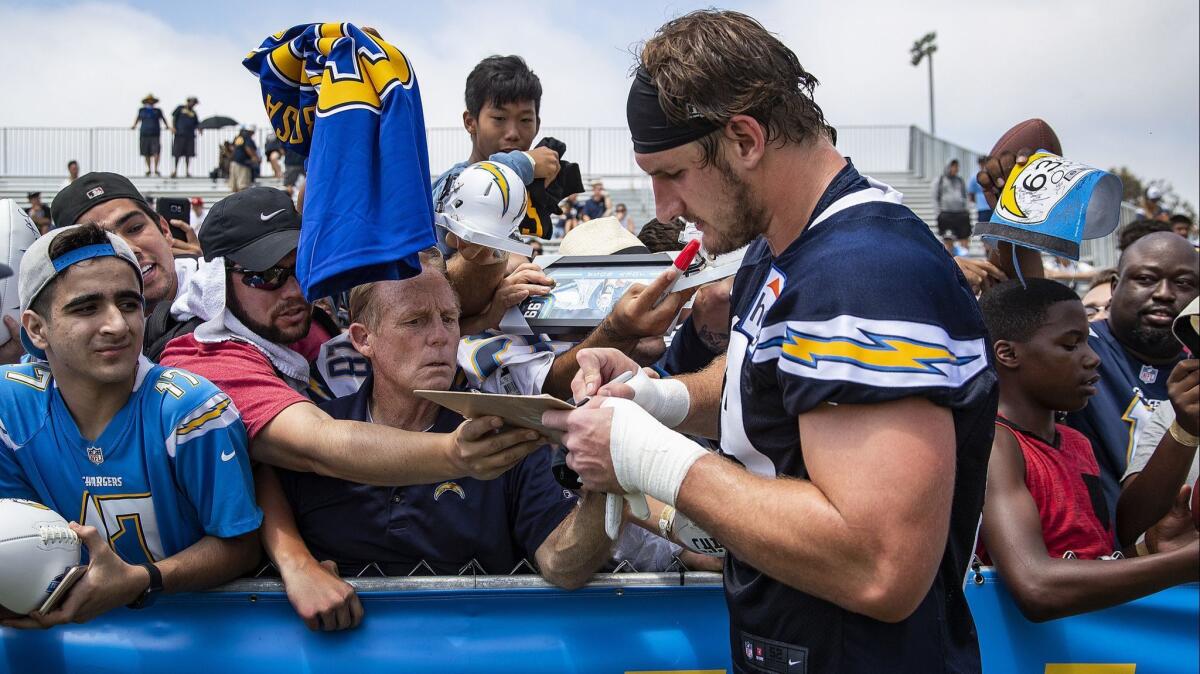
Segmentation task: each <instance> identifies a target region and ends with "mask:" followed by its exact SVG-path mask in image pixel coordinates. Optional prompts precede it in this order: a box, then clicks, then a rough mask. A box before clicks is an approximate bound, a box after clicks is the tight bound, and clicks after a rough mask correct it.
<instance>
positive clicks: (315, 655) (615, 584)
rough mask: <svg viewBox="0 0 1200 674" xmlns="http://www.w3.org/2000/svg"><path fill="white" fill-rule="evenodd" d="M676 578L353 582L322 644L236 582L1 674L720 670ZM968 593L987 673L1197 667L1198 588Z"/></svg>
mask: <svg viewBox="0 0 1200 674" xmlns="http://www.w3.org/2000/svg"><path fill="white" fill-rule="evenodd" d="M681 580H683V579H682V578H681V576H679V575H678V574H661V575H660V574H627V575H622V576H618V577H615V578H612V579H608V580H605V581H602V582H597V583H593V584H592V585H590V586H589V587H586V588H583V589H581V590H577V591H575V592H563V591H560V590H557V589H553V588H550V587H548V586H545V585H544V584H542V583H541V581H538V580H534V579H532V578H529V577H525V578H515V577H506V578H497V577H481V578H479V579H471V578H464V579H448V580H447V581H444V582H442V581H440V579H433V578H425V579H407V580H399V581H386V580H379V581H360V582H358V583H357V584H358V585H359V590H360V596H361V597H362V600H363V605H364V607H365V609H366V616H367V617H366V620H365V621H364V623H363V625H362V626H361V627H360V628H359V629H357V630H353V631H350V632H340V633H331V634H324V633H321V634H318V633H313V632H309V631H308V630H307V628H305V627H304V625H303V623H301V622H300V620H299V619H298V618H296V617H295V615H294V614H293V612H292V610H291V607H290V605H289V604H288V603H287V599H286V597H285V596H284V595H283V594H282V593H280V592H279V591H278V589H279V586H278V584H277V583H275V582H273V581H242V582H240V583H235V584H233V585H232V586H230V587H229V588H228V589H227V591H222V592H208V593H200V594H191V595H178V596H170V597H163V598H161V599H160V600H159V601H158V602H157V603H156V604H155V605H154V606H153V607H151V608H149V609H146V610H144V611H130V610H127V609H119V610H116V611H113V612H112V613H110V614H109V615H106V616H104V617H102V618H101V619H99V620H96V621H94V622H92V623H89V624H87V625H72V626H69V627H60V628H56V629H54V630H50V631H47V632H21V631H17V630H10V629H0V671H8V672H20V673H22V674H25V673H33V674H53V673H55V672H83V671H86V672H89V674H90V673H91V672H170V673H172V674H181V673H183V672H204V673H205V674H233V673H234V672H254V673H255V674H262V673H264V672H277V671H286V672H343V671H355V672H371V671H386V672H439V673H451V672H453V673H457V672H489V673H507V672H512V673H517V672H520V673H522V674H525V673H528V672H556V673H557V672H562V673H570V672H607V673H611V672H668V671H670V672H696V671H702V672H719V671H728V670H729V667H730V664H729V651H728V648H729V645H728V644H729V642H728V638H727V628H728V621H727V617H726V614H725V603H724V597H723V595H722V591H721V587H720V584H719V579H718V577H717V576H715V575H713V574H688V576H687V578H686V581H685V582H686V583H687V584H686V585H680V584H679V583H680V582H681ZM666 583H674V585H668V584H666ZM389 587H391V588H393V589H387V588H389ZM397 587H403V588H405V589H395V588H397ZM968 596H969V598H970V601H971V606H972V610H973V612H974V614H975V620H976V624H977V625H978V627H979V631H980V638H981V646H982V649H983V654H984V665H985V671H987V672H1046V673H1047V674H1068V673H1069V674H1101V673H1103V674H1123V673H1125V672H1128V673H1134V672H1136V674H1153V673H1157V672H1172V673H1174V672H1196V671H1197V669H1198V660H1197V658H1198V655H1197V654H1198V652H1200V651H1198V648H1200V644H1198V638H1200V605H1198V601H1200V586H1198V585H1196V584H1192V585H1187V586H1182V587H1178V588H1174V589H1172V590H1168V591H1166V592H1161V593H1159V594H1156V595H1154V596H1151V597H1147V598H1145V599H1143V600H1140V601H1137V602H1133V603H1130V604H1127V605H1124V606H1119V607H1116V608H1113V609H1109V610H1106V611H1098V612H1095V613H1091V614H1088V615H1086V616H1079V617H1075V618H1068V619H1064V620H1057V621H1053V622H1050V623H1043V624H1039V625H1035V624H1032V623H1030V622H1028V621H1026V620H1025V619H1024V617H1022V616H1021V614H1020V612H1019V611H1018V610H1017V608H1016V606H1015V605H1014V604H1013V602H1012V600H1011V598H1010V597H1009V596H1008V594H1007V592H1006V591H1005V590H1004V588H1003V585H1002V584H1001V583H1000V582H998V581H997V580H996V579H995V577H994V576H993V575H992V574H991V572H990V571H989V572H985V582H984V584H982V585H975V584H972V585H971V586H969V587H968ZM1069 665H1074V667H1069ZM1088 665H1091V666H1090V667H1089V666H1088ZM1102 665H1118V666H1117V667H1113V666H1109V667H1103V666H1102ZM1119 665H1126V666H1125V667H1119Z"/></svg>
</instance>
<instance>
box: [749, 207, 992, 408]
mask: <svg viewBox="0 0 1200 674" xmlns="http://www.w3.org/2000/svg"><path fill="white" fill-rule="evenodd" d="M885 208H887V207H885ZM898 209H899V207H896V210H898ZM887 215H888V212H887V211H884V212H883V213H882V214H878V215H875V216H869V217H867V218H865V219H863V221H853V220H852V221H849V222H842V223H836V224H834V223H830V226H826V225H822V227H826V228H825V229H822V227H818V228H816V229H815V230H814V231H812V232H810V233H808V234H806V236H812V237H813V240H812V241H809V242H806V243H807V247H808V250H807V251H805V252H804V253H802V254H801V255H795V256H788V255H784V256H781V257H780V258H779V259H778V260H777V261H776V264H774V265H772V266H771V268H770V271H769V272H768V274H767V275H766V278H765V281H764V283H763V286H762V288H763V290H762V293H766V294H764V295H762V298H761V299H760V302H759V304H760V305H763V306H766V309H765V310H764V311H762V312H760V313H759V314H758V316H760V318H758V319H757V320H762V321H763V326H762V330H761V331H760V332H759V337H758V340H757V343H756V344H755V345H754V346H753V347H752V354H751V356H750V357H751V358H752V359H753V362H754V363H755V365H756V366H760V365H769V364H770V362H771V361H776V362H777V363H778V367H777V369H776V370H775V373H774V374H775V376H776V377H778V381H779V386H780V389H781V390H782V392H783V399H784V407H785V409H786V410H787V411H788V413H790V414H794V415H799V414H803V413H804V412H807V411H809V410H811V409H813V408H815V407H817V406H818V405H821V404H824V403H846V404H872V403H882V402H888V401H891V400H898V399H900V398H905V397H910V396H921V397H925V398H928V399H929V400H931V401H932V402H934V403H935V404H937V405H940V406H943V407H950V408H959V407H966V406H969V405H971V404H974V402H975V401H976V400H978V399H979V398H980V397H981V396H986V395H988V394H989V392H990V390H991V387H992V385H993V384H994V380H995V373H994V372H993V371H992V369H991V367H990V359H989V356H988V345H987V339H986V330H985V328H984V325H983V318H982V316H981V314H980V312H979V309H978V306H977V303H976V301H975V298H974V296H973V295H972V293H971V291H970V288H969V287H968V286H967V284H966V282H965V280H964V279H963V278H962V275H961V273H959V271H958V269H957V267H956V266H955V264H954V262H953V260H952V259H951V258H950V257H949V256H948V255H946V253H945V251H944V250H942V249H941V247H940V246H938V245H937V242H936V241H935V240H934V239H933V238H932V237H931V236H929V234H928V231H926V230H925V226H924V224H923V223H920V222H919V221H917V220H916V219H915V218H911V216H909V217H908V218H903V217H899V218H897V219H896V220H894V221H893V220H891V219H889V218H888V217H886V216H887ZM909 220H911V222H910V221H909ZM918 227H919V228H920V229H921V230H922V231H914V230H915V228H918ZM839 230H840V231H839ZM897 230H900V231H901V232H904V234H905V235H901V236H897V233H898V232H897ZM906 230H908V231H906ZM888 239H890V240H891V241H893V242H895V243H894V245H893V247H892V248H891V249H890V250H887V251H882V252H881V251H879V250H878V246H879V244H878V242H879V241H880V240H888ZM925 239H927V241H926V240H925ZM826 241H827V242H828V243H826ZM833 260H837V261H838V262H836V263H835V262H832V261H833ZM814 289H820V292H813V291H814ZM776 292H777V296H776V297H771V295H775V294H776ZM750 316H751V318H754V317H755V314H750ZM756 369H757V370H758V371H759V372H763V373H764V374H765V371H764V370H763V369H762V368H761V367H757V368H756Z"/></svg>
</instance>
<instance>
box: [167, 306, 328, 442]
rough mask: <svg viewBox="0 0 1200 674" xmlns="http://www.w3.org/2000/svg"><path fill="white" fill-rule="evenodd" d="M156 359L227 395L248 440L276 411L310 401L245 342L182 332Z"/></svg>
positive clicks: (252, 438) (256, 433)
mask: <svg viewBox="0 0 1200 674" xmlns="http://www.w3.org/2000/svg"><path fill="white" fill-rule="evenodd" d="M315 325H316V324H315V323H314V326H315ZM313 332H315V331H312V330H310V331H309V334H310V335H312V333H313ZM159 363H161V364H163V365H168V366H171V367H178V368H182V369H184V370H187V371H189V372H194V373H196V374H198V375H200V376H202V377H204V378H206V379H208V380H209V381H211V382H212V383H214V384H216V385H217V386H218V387H219V388H220V389H221V390H222V391H224V392H225V393H226V394H227V395H229V397H230V399H232V400H233V404H234V405H235V406H236V407H237V408H238V411H239V412H241V413H242V422H243V423H245V424H246V433H247V435H248V436H249V438H250V441H251V442H253V441H254V438H255V436H257V435H258V432H259V431H261V430H262V429H263V427H264V426H266V425H267V423H268V422H270V421H271V419H274V418H275V415H277V414H279V413H280V412H282V411H283V410H284V409H286V408H288V407H291V406H292V405H295V404H296V403H302V402H309V400H308V398H306V397H304V395H303V394H301V393H297V392H296V391H295V390H294V389H292V388H291V387H290V386H288V385H287V384H286V383H284V381H283V380H282V379H280V378H279V375H278V374H277V373H276V372H275V368H274V367H272V366H271V361H270V360H268V359H267V357H266V355H264V354H263V352H262V351H259V350H258V349H256V348H254V347H253V346H251V345H250V344H246V343H245V342H235V341H226V342H217V343H214V344H207V343H202V342H198V341H196V337H195V335H190V334H189V335H183V336H182V337H176V338H175V339H172V340H171V341H170V342H169V343H167V346H166V348H164V349H163V352H162V356H161V357H159Z"/></svg>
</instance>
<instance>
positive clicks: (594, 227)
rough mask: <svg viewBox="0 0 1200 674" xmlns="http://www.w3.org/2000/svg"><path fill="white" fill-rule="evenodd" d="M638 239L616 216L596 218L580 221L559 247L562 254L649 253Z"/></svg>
mask: <svg viewBox="0 0 1200 674" xmlns="http://www.w3.org/2000/svg"><path fill="white" fill-rule="evenodd" d="M649 252H650V250H649V249H648V248H646V246H645V244H643V243H642V242H641V241H639V240H638V238H637V237H636V236H634V235H633V234H632V233H631V232H630V231H629V230H628V229H625V228H624V227H622V226H621V222H620V221H619V220H617V219H616V218H614V217H607V218H596V219H595V220H588V221H587V222H581V223H579V224H578V225H577V226H576V227H575V228H574V229H572V230H571V231H569V232H567V235H566V236H564V237H563V240H562V244H561V245H559V247H558V253H559V254H560V255H613V254H619V253H649Z"/></svg>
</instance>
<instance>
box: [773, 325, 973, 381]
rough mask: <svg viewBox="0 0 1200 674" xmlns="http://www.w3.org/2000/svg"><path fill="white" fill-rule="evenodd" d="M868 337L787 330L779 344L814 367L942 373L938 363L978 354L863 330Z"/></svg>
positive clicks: (960, 362) (795, 358)
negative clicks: (833, 364)
mask: <svg viewBox="0 0 1200 674" xmlns="http://www.w3.org/2000/svg"><path fill="white" fill-rule="evenodd" d="M863 334H864V335H865V336H866V338H867V340H869V341H865V342H864V341H858V340H855V339H851V338H849V337H834V338H828V339H827V338H821V337H815V336H812V335H805V334H802V333H797V332H792V331H790V330H789V331H788V334H787V337H786V339H785V340H784V341H783V343H782V344H781V348H782V351H783V355H784V357H785V358H787V359H789V360H791V361H794V362H797V363H800V364H802V365H807V366H809V367H816V366H817V364H818V362H820V361H833V362H840V363H849V364H852V365H856V366H858V367H861V368H865V369H868V370H880V371H884V372H924V373H938V374H943V375H944V374H945V373H944V372H942V371H941V370H940V369H938V367H937V366H938V365H963V364H966V363H969V362H971V361H972V360H975V359H976V358H977V357H978V356H963V357H959V356H957V355H955V354H954V353H953V352H952V351H950V350H949V349H947V348H946V347H944V346H942V345H940V344H928V343H923V342H918V341H915V340H912V339H908V338H906V337H899V336H895V335H876V334H872V333H869V332H864V333H863Z"/></svg>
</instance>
